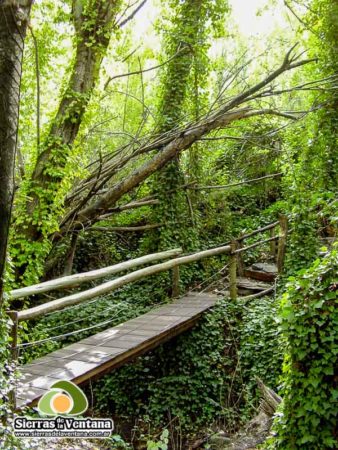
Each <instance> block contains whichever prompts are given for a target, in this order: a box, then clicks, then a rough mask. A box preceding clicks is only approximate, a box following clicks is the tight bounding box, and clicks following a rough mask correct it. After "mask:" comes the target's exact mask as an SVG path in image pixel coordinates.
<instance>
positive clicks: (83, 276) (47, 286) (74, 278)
mask: <svg viewBox="0 0 338 450" xmlns="http://www.w3.org/2000/svg"><path fill="white" fill-rule="evenodd" d="M180 253H182V249H181V248H175V249H173V250H167V251H165V252H159V253H151V254H149V255H145V256H141V257H140V258H135V259H130V260H129V261H124V262H122V263H119V264H114V265H113V266H109V267H104V268H103V269H97V270H91V271H89V272H83V273H76V274H74V275H68V276H66V277H60V278H56V279H55V280H50V281H45V282H43V283H39V284H34V285H32V286H28V287H24V288H21V289H15V290H13V291H11V292H10V293H9V296H10V298H11V299H12V300H14V299H17V298H23V297H29V296H30V295H36V294H42V293H43V292H49V291H54V290H57V289H64V288H67V287H70V286H74V285H78V284H81V283H86V282H88V281H92V280H98V279H100V278H104V277H106V276H108V275H113V274H115V273H119V272H123V271H125V270H128V269H133V268H134V267H137V266H142V265H143V264H147V263H150V262H153V261H158V260H161V259H168V258H172V257H173V256H178V255H179V254H180Z"/></svg>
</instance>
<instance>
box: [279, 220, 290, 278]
mask: <svg viewBox="0 0 338 450" xmlns="http://www.w3.org/2000/svg"><path fill="white" fill-rule="evenodd" d="M279 226H280V232H279V239H278V251H277V269H278V273H281V272H282V271H283V266H284V259H285V247H286V236H287V233H288V219H287V217H286V216H284V215H281V216H280V217H279Z"/></svg>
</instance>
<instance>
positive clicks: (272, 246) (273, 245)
mask: <svg viewBox="0 0 338 450" xmlns="http://www.w3.org/2000/svg"><path fill="white" fill-rule="evenodd" d="M275 236H276V229H275V227H274V228H271V230H270V237H271V238H273V237H275ZM270 253H271V257H272V259H275V258H276V240H273V241H271V242H270Z"/></svg>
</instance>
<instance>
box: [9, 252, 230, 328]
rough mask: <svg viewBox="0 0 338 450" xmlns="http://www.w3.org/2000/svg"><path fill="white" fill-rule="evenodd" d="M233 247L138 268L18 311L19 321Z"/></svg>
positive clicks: (219, 253) (218, 253) (56, 309)
mask: <svg viewBox="0 0 338 450" xmlns="http://www.w3.org/2000/svg"><path fill="white" fill-rule="evenodd" d="M230 251H231V248H230V246H229V245H227V246H223V247H218V248H214V249H210V250H204V251H202V252H198V253H193V254H192V255H187V256H182V257H180V258H175V259H172V260H170V261H167V262H164V263H161V264H155V265H153V266H150V267H145V268H144V269H140V270H136V271H135V272H131V273H129V274H127V275H124V276H123V277H119V278H116V279H115V280H112V281H108V282H106V283H103V284H101V285H99V286H96V287H94V288H92V289H88V290H86V291H84V292H78V293H75V294H72V295H69V296H67V297H63V298H59V299H57V300H53V301H51V302H48V303H44V304H43V305H39V306H35V307H33V308H29V309H25V310H23V311H19V312H18V316H17V317H18V321H22V320H28V319H33V318H35V317H38V316H41V315H43V314H46V313H49V312H52V311H58V310H60V309H63V308H65V307H67V306H72V305H76V304H78V303H81V302H83V301H85V300H89V299H91V298H94V297H98V296H99V295H103V294H107V293H109V292H112V291H114V290H116V289H118V288H120V287H122V286H125V285H126V284H129V283H132V282H134V281H137V280H140V279H141V278H144V277H146V276H149V275H154V274H156V273H160V272H164V271H166V270H169V269H173V268H174V267H177V266H180V265H182V264H188V263H191V262H195V261H198V260H200V259H203V258H208V257H211V256H216V255H221V254H223V253H230Z"/></svg>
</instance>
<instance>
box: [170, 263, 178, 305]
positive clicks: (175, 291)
mask: <svg viewBox="0 0 338 450" xmlns="http://www.w3.org/2000/svg"><path fill="white" fill-rule="evenodd" d="M171 296H172V298H178V297H179V296H180V266H175V267H173V270H172V290H171Z"/></svg>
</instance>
